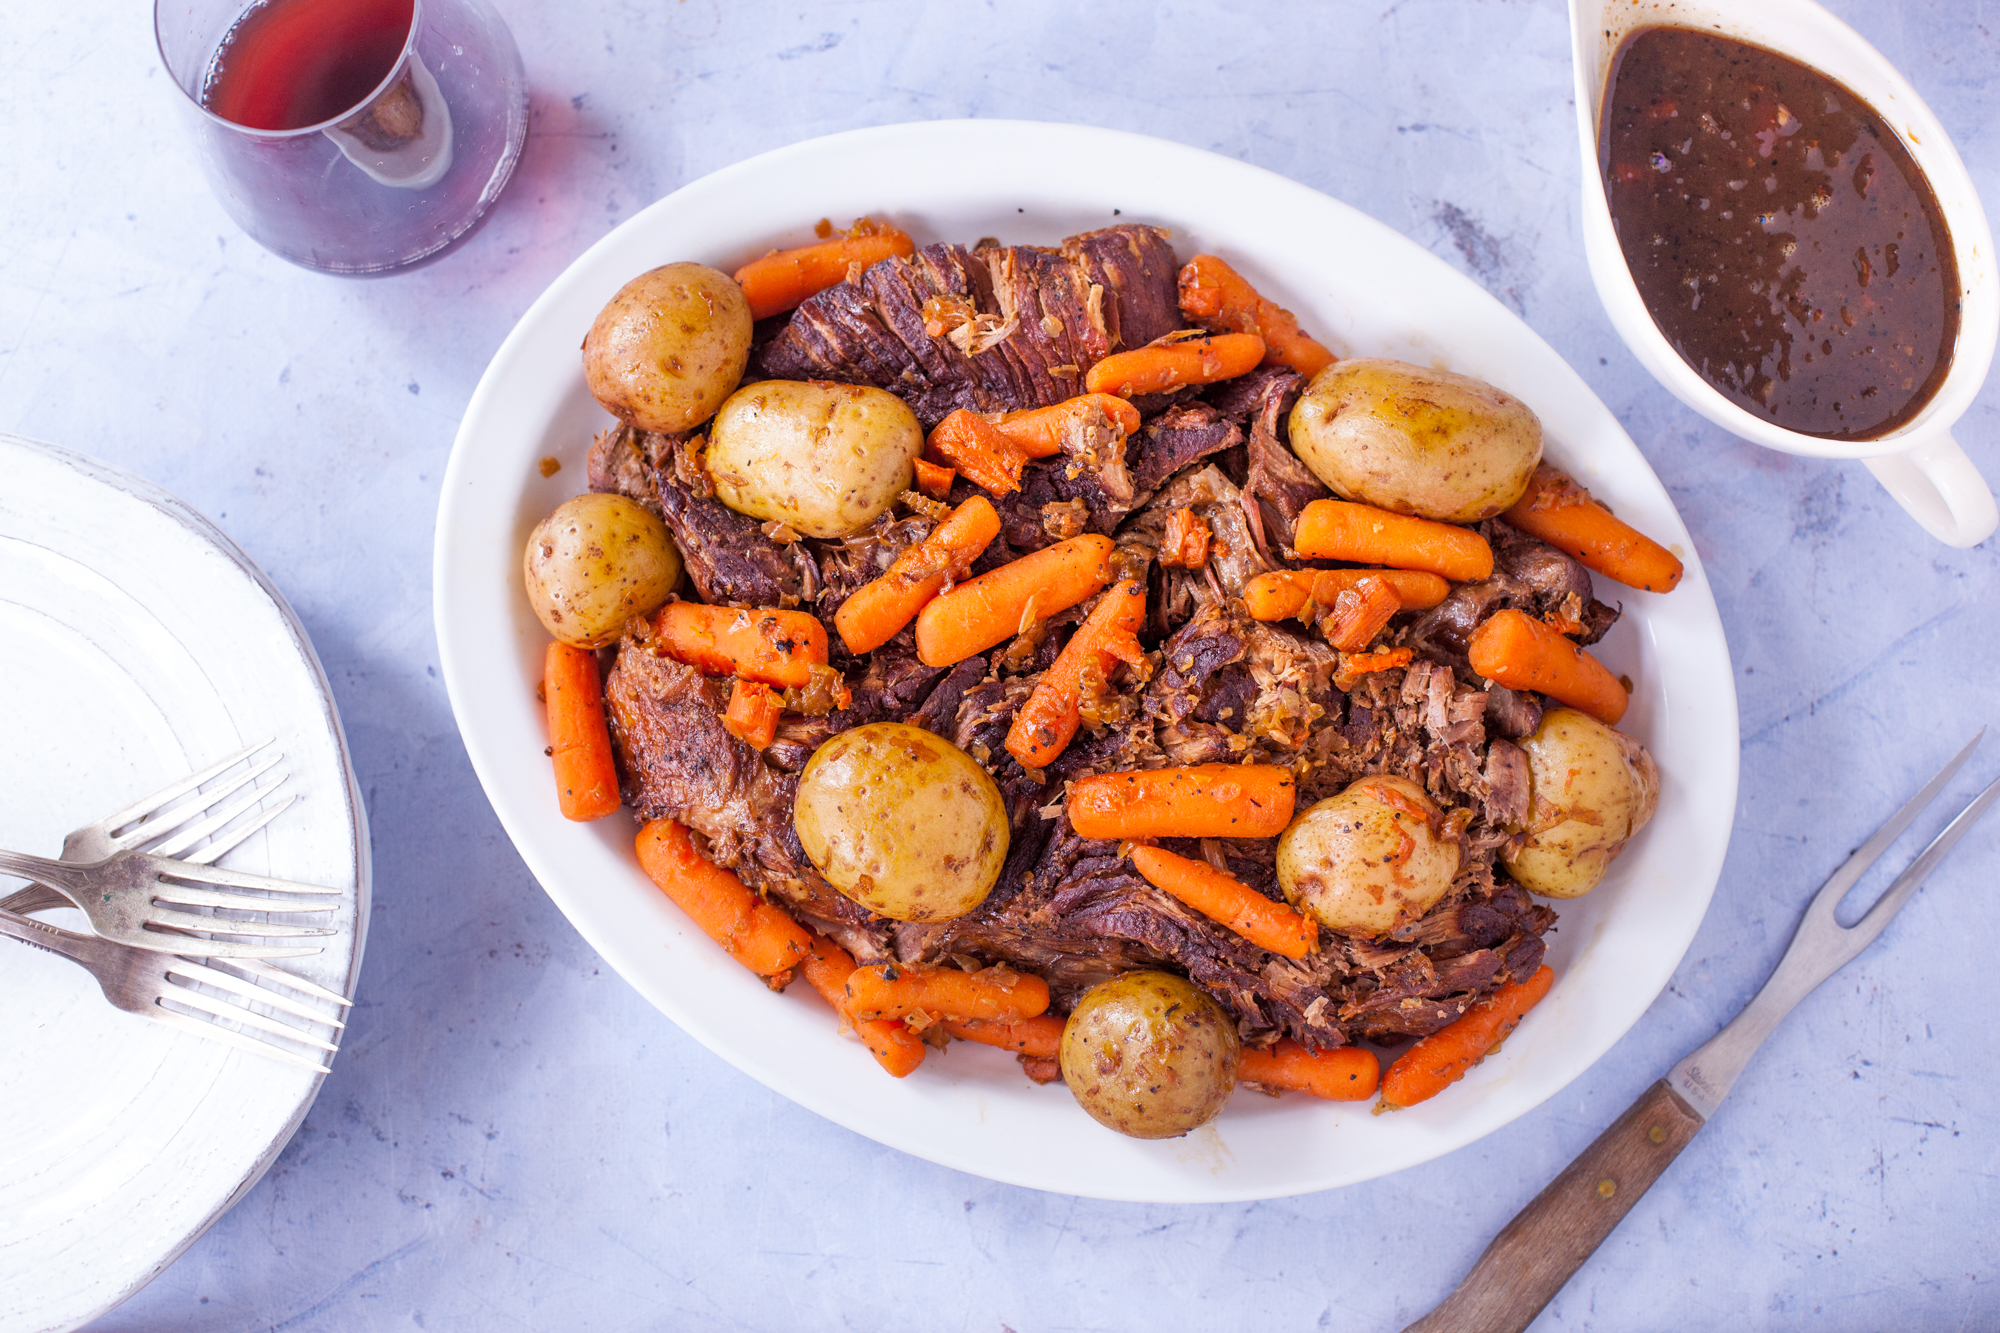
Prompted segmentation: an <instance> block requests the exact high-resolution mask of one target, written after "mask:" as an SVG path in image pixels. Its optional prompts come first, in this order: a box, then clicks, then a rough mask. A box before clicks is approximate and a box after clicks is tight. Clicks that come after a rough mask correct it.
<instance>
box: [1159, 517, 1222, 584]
mask: <svg viewBox="0 0 2000 1333" xmlns="http://www.w3.org/2000/svg"><path fill="white" fill-rule="evenodd" d="M1209 537H1210V534H1209V531H1208V523H1207V522H1206V521H1205V520H1204V519H1203V518H1202V517H1201V515H1199V514H1197V513H1195V512H1194V510H1192V509H1186V508H1182V509H1176V510H1175V511H1174V512H1173V513H1171V514H1169V515H1167V531H1166V535H1165V536H1163V537H1161V538H1160V563H1161V564H1162V565H1165V566H1167V567H1168V568H1170V569H1200V568H1201V567H1202V566H1203V565H1205V564H1207V563H1208V543H1209Z"/></svg>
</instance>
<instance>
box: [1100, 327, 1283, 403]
mask: <svg viewBox="0 0 2000 1333" xmlns="http://www.w3.org/2000/svg"><path fill="white" fill-rule="evenodd" d="M1263 359H1264V340H1263V339H1262V338H1259V337H1258V336H1257V335H1256V334H1254V333H1218V334H1214V335H1212V336H1209V337H1206V338H1181V339H1178V340H1176V341H1173V342H1156V343H1149V344H1147V345H1146V346H1144V347H1135V348H1133V349H1132V350H1131V351H1129V352H1113V353H1112V354H1111V355H1110V356H1107V357H1105V358H1104V359H1103V360H1102V361H1099V362H1098V363H1097V364H1096V365H1094V366H1092V367H1091V368H1090V370H1089V372H1088V373H1087V374H1085V375H1084V377H1083V387H1084V388H1086V389H1088V390H1090V391H1091V392H1092V393H1109V394H1116V395H1117V396H1118V397H1120V398H1136V397H1138V396H1140V395H1141V394H1148V393H1165V392H1166V391H1167V390H1169V389H1177V388H1179V387H1180V386H1181V385H1183V384H1213V383H1215V382H1216V381H1217V380H1231V379H1235V378H1236V377H1237V376H1238V375H1247V374H1249V373H1250V372H1251V371H1253V370H1255V369H1256V368H1257V363H1258V362H1259V361H1262V360H1263Z"/></svg>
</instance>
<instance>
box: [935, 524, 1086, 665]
mask: <svg viewBox="0 0 2000 1333" xmlns="http://www.w3.org/2000/svg"><path fill="white" fill-rule="evenodd" d="M1114 549H1116V548H1114V547H1113V546H1112V544H1111V539H1110V538H1109V537H1105V536H1101V535H1099V534H1097V533H1094V532H1093V533H1086V534H1085V535H1083V536H1081V537H1072V538H1070V539H1069V540H1068V541H1066V542H1057V543H1056V544H1055V545H1054V546H1045V547H1043V548H1042V549H1041V550H1039V551H1035V552H1033V553H1031V554H1029V555H1024V556H1022V557H1021V558H1020V559H1019V560H1014V561H1010V562H1009V563H1007V564H1004V565H1002V566H1000V568H998V569H994V570H988V571H987V572H986V573H984V574H981V575H980V576H979V577H978V578H976V579H968V580H967V581H966V582H964V583H961V584H959V585H958V586H957V587H956V588H953V589H952V590H951V591H950V592H947V593H941V594H939V595H938V596H936V597H934V598H932V599H931V600H930V603H929V604H928V605H926V606H925V607H924V609H923V610H922V611H921V612H919V613H918V615H917V656H918V657H919V658H921V659H923V662H924V665H926V666H939V667H942V666H951V665H953V664H954V663H958V662H963V661H964V660H965V659H966V658H968V657H970V656H972V655H973V654H974V653H983V652H985V651H986V650H987V649H988V648H991V647H992V646H993V645H994V644H996V643H1000V642H1002V641H1004V640H1006V639H1010V638H1012V637H1013V636H1014V635H1016V634H1019V633H1021V632H1022V631H1023V630H1024V629H1027V628H1030V627H1032V626H1033V625H1034V624H1036V623H1037V622H1039V621H1042V620H1046V619H1047V618H1048V617H1050V616H1052V615H1054V614H1055V613H1056V612H1058V611H1066V610H1068V609H1069V608H1070V607H1072V606H1075V605H1076V604H1077V603H1078V602H1081V601H1083V600H1085V599H1086V598H1088V597H1091V596H1094V595H1095V594H1096V593H1097V592H1098V591H1099V590H1100V589H1102V588H1103V587H1104V586H1105V585H1106V584H1108V583H1110V582H1111V554H1112V551H1113V550H1114Z"/></svg>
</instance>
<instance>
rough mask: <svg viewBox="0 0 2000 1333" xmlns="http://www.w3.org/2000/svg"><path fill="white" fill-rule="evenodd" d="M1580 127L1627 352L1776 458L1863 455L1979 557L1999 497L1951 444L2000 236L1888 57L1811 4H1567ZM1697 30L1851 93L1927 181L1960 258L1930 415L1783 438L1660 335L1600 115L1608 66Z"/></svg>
mask: <svg viewBox="0 0 2000 1333" xmlns="http://www.w3.org/2000/svg"><path fill="white" fill-rule="evenodd" d="M1569 17H1570V36H1571V51H1572V57H1573V62H1574V65H1575V70H1576V121H1577V137H1578V140H1579V146H1580V147H1581V149H1582V152H1583V248H1584V255H1585V257H1586V258H1587V259H1588V261H1589V263H1590V274H1591V278H1592V279H1593V280H1594V281H1595V282H1596V284H1597V294H1598V297H1599V299H1601V300H1602V301H1603V302H1604V310H1605V313H1606V314H1608V315H1610V316H1611V323H1612V325H1613V327H1615V328H1616V329H1617V330H1618V336H1619V337H1621V338H1623V339H1624V340H1625V345H1626V346H1627V347H1629V348H1631V349H1632V354H1633V355H1634V356H1636V357H1638V358H1639V361H1640V363H1641V364H1643V365H1644V366H1645V367H1646V369H1647V370H1649V371H1651V372H1652V374H1653V378H1655V379H1657V380H1658V381H1660V383H1662V384H1664V385H1665V386H1666V387H1667V388H1668V389H1669V390H1670V391H1671V392H1672V393H1673V395H1674V396H1675V397H1676V398H1678V399H1680V400H1681V401H1682V402H1683V403H1686V404H1687V405H1688V406H1689V407H1691V408H1693V409H1694V410H1695V411H1697V412H1699V413H1701V415H1703V416H1705V417H1707V418H1708V419H1709V420H1710V421H1713V422H1714V423H1715V424H1716V425H1718V426H1721V427H1722V428H1723V429H1724V430H1727V431H1729V432H1730V433H1732V434H1734V435H1737V436H1739V437H1741V438H1742V439H1746V440H1749V441H1751V442H1753V443H1755V444H1761V445H1764V446H1766V447H1767V448H1771V449H1781V450H1783V451H1784V452H1786V453H1790V454H1803V455H1807V456H1810V457H1814V458H1859V459H1861V460H1862V461H1863V462H1865V463H1866V464H1867V465H1868V470H1869V471H1870V472H1872V473H1874V474H1875V478H1876V480H1877V481H1880V482H1881V483H1882V485H1883V487H1884V488H1886V489H1887V490H1888V492H1889V494H1890V495H1892V496H1893V497H1895V500H1896V503H1898V504H1900V505H1902V506H1903V508H1904V509H1906V510H1908V511H1909V513H1910V516H1911V517H1913V518H1915V519H1916V520H1917V522H1919V523H1921V524H1922V525H1923V526H1924V528H1925V529H1926V530H1927V531H1928V532H1929V533H1930V534H1931V535H1932V536H1934V537H1936V538H1937V539H1938V540H1939V541H1942V542H1946V543H1948V544H1950V545H1952V546H1976V545H1978V544H1979V543H1980V542H1981V541H1983V540H1985V539H1986V537H1987V536H1988V535H1990V534H1991V533H1992V532H1993V530H1994V527H1995V526H1996V523H2000V513H1996V510H1995V507H1994V502H1993V492H1992V491H1991V490H1990V489H1989V488H1988V487H1987V484H1986V481H1985V479H1984V478H1983V477H1981V476H1980V474H1979V470H1978V469H1977V468H1975V467H1974V466H1973V465H1972V460H1971V459H1969V458H1967V457H1966V456H1965V451H1964V450H1963V449H1961V448H1959V446H1958V444H1957V442H1956V441H1954V440H1953V439H1952V436H1951V429H1952V426H1953V425H1954V424H1955V423H1956V422H1957V421H1958V419H1959V417H1960V416H1962V415H1964V413H1965V410H1966V409H1967V408H1968V407H1969V406H1971V404H1972V400H1973V397H1974V395H1976V394H1977V393H1978V392H1979V388H1980V385H1981V384H1982V383H1983V382H1984V381H1985V379H1986V371H1987V368H1988V366H1989V365H1991V363H1992V361H1993V350H1994V344H1995V342H1996V340H2000V272H1997V271H1996V269H1995V266H1994V255H1993V234H1992V232H1991V230H1989V229H1988V227H1987V224H1986V213H1985V210H1984V209H1982V208H1981V207H1980V206H1979V196H1978V194H1977V193H1976V192H1975V191H1974V189H1973V187H1972V178H1971V177H1970V176H1968V175H1967V174H1966V170H1965V164H1964V163H1963V162H1961V161H1959V157H1958V153H1957V151H1956V150H1955V149H1953V148H1952V146H1951V140H1950V139H1949V138H1947V137H1946V136H1945V132H1944V127H1943V126H1942V125H1940V124H1939V123H1938V119H1937V117H1936V116H1934V115H1932V114H1931V111H1930V108H1929V107H1927V106H1925V105H1924V103H1923V99H1921V98H1919V97H1918V96H1917V93H1916V90H1915V89H1914V88H1912V87H1911V86H1910V83H1909V81H1908V80H1907V79H1905V78H1904V77H1903V76H1902V75H1901V74H1899V73H1897V71H1896V68H1895V66H1893V65H1891V64H1890V63H1889V62H1888V61H1887V60H1886V59H1884V58H1883V56H1882V54H1881V52H1879V51H1877V50H1876V49H1875V48H1874V47H1872V46H1870V45H1869V44H1868V43H1867V42H1865V41H1863V40H1862V39H1861V37H1860V36H1859V35H1858V34H1857V33H1856V32H1855V31H1854V30H1853V29H1852V28H1849V27H1848V26H1847V25H1846V24H1844V23H1842V22H1841V21H1840V20H1839V19H1837V18H1835V17H1834V16H1833V15H1831V14H1829V13H1827V11H1826V10H1824V9H1821V8H1820V7H1819V6H1818V5H1816V4H1813V3H1812V2H1811V0H1757V3H1755V4H1744V3H1742V2H1741V0H1706V2H1704V0H1570V2H1569ZM1656 26H1669V27H1680V28H1696V29H1700V30H1702V31H1706V32H1713V33H1716V34H1717V35H1719V36H1722V37H1726V38H1730V39H1733V40H1736V41H1742V42H1749V43H1751V44H1753V45H1756V46H1761V47H1764V48H1766V49H1768V50H1772V51H1776V52H1778V53H1779V54H1781V55H1785V56H1789V57H1791V58H1792V59H1793V60H1796V61H1798V62H1800V63H1801V64H1805V65H1810V66H1811V67H1812V68H1814V69H1816V70H1819V71H1820V72H1821V73H1822V74H1825V75H1827V76H1828V77H1829V78H1832V79H1833V80H1835V81H1836V82H1838V83H1842V84H1845V85H1846V86H1847V87H1848V88H1849V89H1850V90H1851V91H1853V92H1854V93H1856V94H1858V95H1859V96H1860V97H1861V98H1862V99H1863V100H1864V101H1866V102H1867V103H1868V104H1869V105H1870V106H1872V107H1874V108H1875V110H1876V111H1877V112H1878V113H1879V114H1880V115H1881V116H1882V118H1883V120H1884V121H1885V122H1887V123H1888V124H1889V125H1890V126H1891V127H1892V128H1893V129H1894V130H1895V132H1896V134H1897V135H1898V136H1899V137H1900V138H1901V139H1902V141H1903V145H1904V146H1905V147H1906V148H1908V149H1909V151H1910V156H1911V157H1913V158H1915V159H1916V163H1917V165H1918V166H1919V167H1920V168H1922V170H1923V173H1924V175H1925V176H1927V177H1928V178H1929V179H1930V184H1931V189H1932V190H1933V191H1934V192H1935V193H1936V195H1937V201H1938V206H1939V209H1940V211H1941V212H1942V213H1943V214H1944V221H1945V226H1946V227H1947V228H1948V229H1949V230H1950V232H1951V241H1952V249H1953V251H1954V253H1955V255H1956V257H1957V260H1958V279H1959V287H1960V292H1959V295H1960V300H1961V303H1962V304H1961V306H1960V311H1959V325H1958V341H1957V343H1956V344H1954V345H1953V348H1952V353H1951V366H1950V369H1949V370H1948V371H1947V372H1946V374H1945V379H1944V382H1943V383H1942V384H1940V385H1939V386H1938V390H1937V393H1936V394H1935V395H1934V396H1933V397H1932V398H1931V400H1930V402H1929V403H1927V404H1925V406H1924V409H1923V410H1922V411H1921V412H1919V413H1918V414H1917V415H1916V416H1915V417H1913V418H1912V419H1911V420H1910V421H1908V422H1906V423H1905V424H1904V425H1903V426H1902V427H1900V428H1899V429H1897V430H1893V431H1890V432H1889V433H1888V434H1886V435H1881V436H1878V437H1876V438H1875V439H1872V440H1828V439H1821V438H1820V437H1818V436H1814V435H1802V434H1800V433H1799V432H1797V431H1790V430H1785V429H1783V428H1781V427H1779V426H1775V425H1773V424H1772V423H1771V422H1770V421H1768V420H1765V419H1763V418H1761V417H1758V416H1756V415H1755V414H1753V413H1751V412H1748V411H1746V410H1744V409H1743V408H1741V407H1739V406H1737V405H1736V404H1735V403H1733V402H1731V401H1730V400H1729V399H1728V398H1725V397H1724V396H1723V395H1722V394H1721V393H1719V392H1717V391H1716V390H1715V389H1713V388H1711V387H1710V386H1709V384H1708V381H1706V380H1704V379H1703V378H1702V377H1701V374H1700V373H1699V372H1698V371H1696V370H1695V368H1694V367H1692V366H1690V365H1689V364H1688V363H1687V362H1686V361H1683V360H1682V359H1681V356H1680V354H1679V353H1678V352H1676V351H1675V350H1674V348H1673V345H1672V344H1671V343H1669V342H1668V341H1667V340H1666V337H1665V336H1664V335H1662V334H1661V332H1660V330H1659V326H1658V325H1656V324H1655V323H1654V322H1653V317H1652V316H1651V315H1650V314H1648V313H1647V311H1646V305H1645V302H1644V301H1643V300H1641V299H1640V296H1639V288H1638V285H1637V284H1636V283H1635V282H1634V281H1633V279H1632V274H1631V272H1630V270H1628V269H1627V268H1626V266H1625V256H1624V254H1623V253H1622V252H1621V251H1620V250H1619V248H1618V235H1617V232H1616V231H1615V230H1614V229H1613V228H1612V225H1611V206H1610V202H1609V200H1608V199H1607V198H1606V196H1605V192H1604V175H1603V171H1602V169H1601V168H1600V166H1599V164H1598V156H1597V154H1598V137H1599V125H1598V120H1599V116H1600V115H1601V113H1602V110H1603V105H1604V92H1605V84H1606V82H1607V81H1608V80H1609V78H1610V75H1611V58H1612V56H1613V55H1615V54H1616V53H1617V51H1618V47H1619V44H1620V43H1621V42H1623V41H1624V39H1625V38H1626V37H1627V36H1628V35H1629V34H1630V33H1631V32H1632V31H1633V30H1634V29H1637V28H1645V27H1656Z"/></svg>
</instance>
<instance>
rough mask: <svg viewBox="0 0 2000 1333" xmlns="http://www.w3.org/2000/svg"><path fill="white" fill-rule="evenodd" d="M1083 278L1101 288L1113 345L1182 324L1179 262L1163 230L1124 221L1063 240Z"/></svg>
mask: <svg viewBox="0 0 2000 1333" xmlns="http://www.w3.org/2000/svg"><path fill="white" fill-rule="evenodd" d="M1062 249H1063V253H1064V254H1065V255H1067V256H1069V258H1070V259H1072V260H1073V261H1075V263H1076V264H1077V265H1078V267H1080V268H1081V269H1082V271H1083V274H1084V276H1085V278H1086V280H1087V281H1089V282H1091V283H1094V284H1096V285H1097V286H1099V287H1101V288H1102V289H1103V295H1102V298H1101V300H1102V302H1103V313H1104V323H1105V326H1106V330H1107V331H1108V333H1109V334H1110V337H1111V348H1112V349H1113V350H1117V349H1118V348H1121V347H1125V348H1130V347H1144V346H1145V345H1146V344H1147V343H1149V342H1151V341H1153V340H1154V339H1155V338H1160V337H1164V336H1166V335H1167V334H1169V333H1172V332H1173V331H1174V330H1175V329H1178V328H1180V327H1181V326H1182V325H1183V324H1184V323H1185V322H1186V321H1184V320H1183V319H1182V318H1181V309H1180V290H1179V287H1178V285H1177V284H1178V281H1179V277H1180V261H1179V260H1177V259H1176V258H1175V257H1174V247H1173V246H1172V245H1171V244H1170V243H1169V242H1168V240H1167V233H1166V232H1164V231H1162V230H1160V229H1159V228H1158V227H1148V226H1143V225H1140V224H1138V223H1128V224H1125V225H1122V226H1117V227H1105V228H1103V229H1102V230H1100V231H1087V232H1084V233H1082V234H1081V235H1077V236H1072V237H1070V238H1069V239H1068V240H1066V241H1064V242H1063V244H1062Z"/></svg>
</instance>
